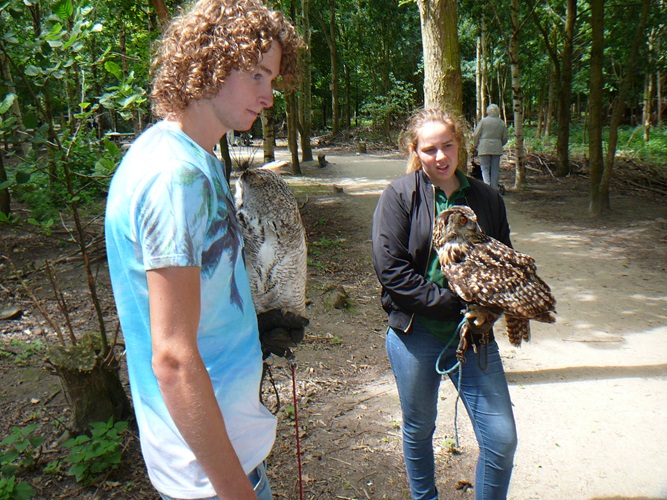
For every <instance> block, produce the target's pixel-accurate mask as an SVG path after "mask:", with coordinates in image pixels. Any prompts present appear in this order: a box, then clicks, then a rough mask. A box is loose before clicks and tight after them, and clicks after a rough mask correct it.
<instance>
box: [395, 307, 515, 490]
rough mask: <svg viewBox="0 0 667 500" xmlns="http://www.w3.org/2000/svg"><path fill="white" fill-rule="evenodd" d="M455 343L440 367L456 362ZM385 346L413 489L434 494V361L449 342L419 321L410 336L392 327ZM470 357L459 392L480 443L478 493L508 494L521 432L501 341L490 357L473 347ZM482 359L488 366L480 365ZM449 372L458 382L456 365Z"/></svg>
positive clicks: (436, 379) (492, 347) (436, 382)
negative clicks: (501, 353) (505, 367)
mask: <svg viewBox="0 0 667 500" xmlns="http://www.w3.org/2000/svg"><path fill="white" fill-rule="evenodd" d="M457 343H458V342H454V343H453V345H452V346H451V347H449V348H448V352H447V357H446V358H445V356H443V358H444V362H441V365H440V370H443V369H449V368H451V367H452V366H453V365H454V364H456V344H457ZM386 345H387V354H388V355H389V361H390V363H391V368H392V371H393V372H394V377H395V378H396V385H397V386H398V395H399V398H400V401H401V411H402V412H403V455H404V459H405V467H406V469H407V475H408V480H409V482H410V491H411V492H412V497H413V498H415V499H436V498H438V490H437V489H436V487H435V460H434V456H433V433H434V432H435V423H436V417H437V404H438V390H439V387H440V380H441V378H442V376H441V375H440V374H439V373H438V372H437V371H436V369H435V363H436V360H437V359H438V356H439V355H440V353H441V351H442V349H443V348H444V347H445V344H444V343H442V342H440V341H439V340H438V339H436V338H435V337H434V336H433V335H432V334H431V333H430V332H429V331H428V330H426V328H425V327H424V326H422V325H421V324H419V322H418V321H417V320H415V321H414V323H413V326H412V329H411V331H410V334H408V335H405V334H398V333H396V332H394V331H393V330H392V329H391V328H390V329H389V330H388V332H387V339H386ZM466 360H467V361H466V363H465V364H464V365H463V375H462V379H461V392H460V396H461V400H462V401H463V404H464V405H465V408H466V410H467V412H468V415H469V417H470V420H471V421H472V425H473V428H474V430H475V435H476V437H477V442H478V444H479V458H478V460H477V471H476V474H475V498H476V500H499V499H504V498H506V497H507V490H508V488H509V482H510V477H511V475H512V467H513V464H514V452H515V451H516V446H517V436H516V426H515V423H514V414H513V413H512V402H511V401H510V395H509V390H508V387H507V379H506V378H505V372H504V370H503V365H502V361H501V360H500V353H499V352H498V344H497V343H496V342H495V341H494V342H491V343H489V344H488V361H485V360H484V356H482V359H481V360H479V359H478V355H477V354H475V353H474V352H473V350H472V349H468V351H466ZM478 361H481V363H482V366H484V367H485V369H482V368H480V363H479V362H478ZM443 365H444V366H443ZM449 377H450V378H451V379H452V381H453V382H454V385H455V386H456V384H457V382H458V370H455V371H454V372H452V373H451V374H450V375H449Z"/></svg>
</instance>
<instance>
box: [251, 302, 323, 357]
mask: <svg viewBox="0 0 667 500" xmlns="http://www.w3.org/2000/svg"><path fill="white" fill-rule="evenodd" d="M309 322H310V321H309V320H308V318H304V317H303V316H300V315H298V314H294V313H291V312H289V311H283V310H281V309H271V310H269V311H265V312H263V313H260V314H258V315H257V326H258V327H259V340H260V342H261V344H262V358H263V359H266V358H268V357H269V356H271V355H272V354H273V355H275V356H280V357H282V358H291V357H292V351H291V350H290V349H291V348H292V347H296V346H297V344H298V343H299V342H301V341H302V340H303V336H304V332H305V329H306V326H308V323H309Z"/></svg>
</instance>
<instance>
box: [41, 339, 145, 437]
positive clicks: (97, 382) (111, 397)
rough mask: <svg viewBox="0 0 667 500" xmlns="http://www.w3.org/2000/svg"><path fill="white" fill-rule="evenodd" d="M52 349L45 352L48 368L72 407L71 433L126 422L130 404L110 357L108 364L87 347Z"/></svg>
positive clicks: (114, 359) (116, 364)
mask: <svg viewBox="0 0 667 500" xmlns="http://www.w3.org/2000/svg"><path fill="white" fill-rule="evenodd" d="M84 344H85V341H84V342H81V343H80V344H78V345H76V346H68V347H62V346H56V347H53V348H51V349H50V350H49V354H48V357H47V363H48V364H49V365H51V366H52V367H53V368H54V369H55V372H56V374H57V375H58V377H59V378H60V383H61V386H62V388H63V392H64V394H65V397H66V398H67V401H68V403H69V405H70V407H71V408H72V422H71V426H70V430H71V431H72V433H74V434H75V435H76V434H83V433H86V432H88V431H89V430H90V424H91V423H93V422H107V421H108V420H109V418H113V420H114V422H118V421H121V420H128V419H129V418H130V417H131V416H132V405H131V404H130V400H129V398H128V396H127V394H126V392H125V389H124V388H123V384H122V383H121V380H120V363H119V362H118V360H117V359H116V358H115V357H114V358H112V359H111V362H109V363H103V362H102V359H101V358H100V357H99V356H98V355H97V354H96V353H95V352H94V350H93V348H92V347H91V346H90V344H87V345H84Z"/></svg>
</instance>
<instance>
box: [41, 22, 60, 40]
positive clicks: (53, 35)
mask: <svg viewBox="0 0 667 500" xmlns="http://www.w3.org/2000/svg"><path fill="white" fill-rule="evenodd" d="M62 31H63V25H62V24H60V23H56V24H54V25H53V28H51V31H49V34H48V35H46V36H45V37H44V39H45V40H60V39H61V38H62V36H63V33H62Z"/></svg>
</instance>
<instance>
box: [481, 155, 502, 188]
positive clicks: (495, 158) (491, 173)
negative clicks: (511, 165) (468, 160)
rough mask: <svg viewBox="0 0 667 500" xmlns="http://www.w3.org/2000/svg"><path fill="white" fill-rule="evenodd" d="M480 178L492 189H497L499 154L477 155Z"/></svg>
mask: <svg viewBox="0 0 667 500" xmlns="http://www.w3.org/2000/svg"><path fill="white" fill-rule="evenodd" d="M479 168H481V169H482V179H483V180H484V182H485V183H486V184H488V185H489V186H491V187H492V188H493V189H498V184H499V182H500V155H482V156H480V157H479Z"/></svg>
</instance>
